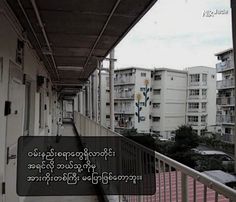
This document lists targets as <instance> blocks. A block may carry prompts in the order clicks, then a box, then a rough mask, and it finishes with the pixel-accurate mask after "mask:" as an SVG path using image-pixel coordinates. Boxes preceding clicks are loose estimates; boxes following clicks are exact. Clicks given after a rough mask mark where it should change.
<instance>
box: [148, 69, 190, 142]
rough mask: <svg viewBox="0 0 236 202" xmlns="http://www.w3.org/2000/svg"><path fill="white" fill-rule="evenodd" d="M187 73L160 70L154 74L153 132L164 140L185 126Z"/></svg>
mask: <svg viewBox="0 0 236 202" xmlns="http://www.w3.org/2000/svg"><path fill="white" fill-rule="evenodd" d="M186 86H187V71H181V70H175V69H167V68H158V69H154V71H153V72H152V105H151V114H150V115H151V118H152V121H151V132H152V133H153V134H154V135H158V136H160V137H162V138H165V139H168V138H171V137H172V136H173V131H174V130H175V129H176V128H177V127H178V126H180V125H183V124H185V118H186V117H185V114H186V97H187V95H186Z"/></svg>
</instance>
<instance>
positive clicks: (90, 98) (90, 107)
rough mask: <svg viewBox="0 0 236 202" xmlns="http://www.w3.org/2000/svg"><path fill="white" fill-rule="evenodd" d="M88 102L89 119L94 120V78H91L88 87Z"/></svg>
mask: <svg viewBox="0 0 236 202" xmlns="http://www.w3.org/2000/svg"><path fill="white" fill-rule="evenodd" d="M88 101H89V105H88V106H89V118H90V119H91V120H93V103H92V76H90V77H89V86H88Z"/></svg>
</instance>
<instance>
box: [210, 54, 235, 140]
mask: <svg viewBox="0 0 236 202" xmlns="http://www.w3.org/2000/svg"><path fill="white" fill-rule="evenodd" d="M215 55H216V56H217V57H218V60H219V61H220V62H219V63H217V64H216V71H217V73H219V74H220V77H221V80H218V81H217V90H218V93H217V99H216V104H217V115H216V121H217V125H219V126H220V128H221V131H220V133H221V137H222V140H224V141H228V142H232V141H233V134H234V119H235V117H234V110H235V109H234V105H235V95H234V61H233V49H228V50H225V51H222V52H220V53H217V54H215Z"/></svg>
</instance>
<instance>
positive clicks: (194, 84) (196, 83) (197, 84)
mask: <svg viewBox="0 0 236 202" xmlns="http://www.w3.org/2000/svg"><path fill="white" fill-rule="evenodd" d="M200 86H207V81H190V82H189V87H190V88H194V87H200Z"/></svg>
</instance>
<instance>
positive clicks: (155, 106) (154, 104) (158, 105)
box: [152, 103, 160, 109]
mask: <svg viewBox="0 0 236 202" xmlns="http://www.w3.org/2000/svg"><path fill="white" fill-rule="evenodd" d="M152 106H153V108H157V109H159V108H160V103H153V104H152Z"/></svg>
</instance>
